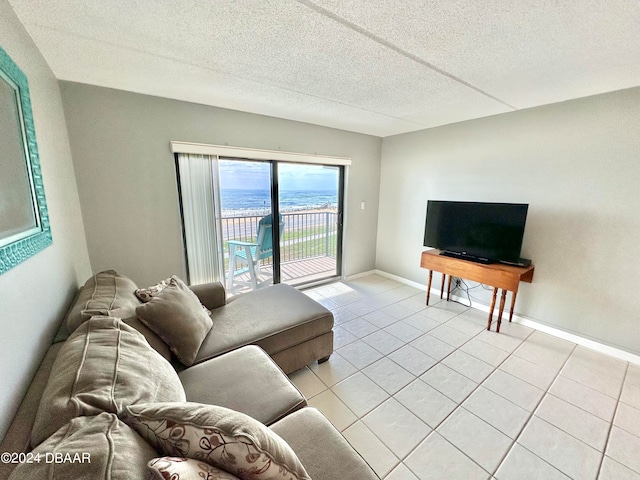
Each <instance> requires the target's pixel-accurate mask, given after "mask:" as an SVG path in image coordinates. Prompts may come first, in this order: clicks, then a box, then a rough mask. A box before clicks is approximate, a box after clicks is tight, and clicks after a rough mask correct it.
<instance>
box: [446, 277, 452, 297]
mask: <svg viewBox="0 0 640 480" xmlns="http://www.w3.org/2000/svg"><path fill="white" fill-rule="evenodd" d="M449 295H451V275H449V282H448V283H447V302H448V301H449Z"/></svg>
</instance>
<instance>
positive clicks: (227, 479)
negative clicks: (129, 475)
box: [148, 457, 238, 480]
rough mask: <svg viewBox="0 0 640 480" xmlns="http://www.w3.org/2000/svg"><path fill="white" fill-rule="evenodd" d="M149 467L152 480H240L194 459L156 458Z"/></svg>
mask: <svg viewBox="0 0 640 480" xmlns="http://www.w3.org/2000/svg"><path fill="white" fill-rule="evenodd" d="M148 467H149V472H150V473H151V477H150V479H151V480H167V479H168V478H169V479H171V480H238V477H236V476H235V475H231V474H230V473H227V472H225V471H224V470H220V469H219V468H216V467H214V466H212V465H209V464H208V463H204V462H201V461H199V460H193V459H192V458H182V457H161V458H154V459H153V460H151V461H150V462H149V464H148Z"/></svg>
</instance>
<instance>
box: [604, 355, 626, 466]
mask: <svg viewBox="0 0 640 480" xmlns="http://www.w3.org/2000/svg"><path fill="white" fill-rule="evenodd" d="M628 375H629V362H627V368H626V369H625V371H624V377H623V378H622V384H621V385H620V390H619V392H618V401H617V402H616V408H614V409H613V417H611V423H610V424H609V431H608V432H607V440H606V441H605V442H604V448H603V449H602V457H600V464H599V465H598V473H597V475H596V479H597V478H600V474H601V473H602V466H603V465H604V457H605V456H606V455H607V447H609V439H610V438H611V432H612V431H613V425H614V422H615V421H616V415H617V414H618V407H619V406H620V401H621V400H620V399H621V398H622V391H623V390H624V385H625V383H626V382H627V376H628ZM624 466H625V467H626V465H624ZM627 468H629V469H630V467H627Z"/></svg>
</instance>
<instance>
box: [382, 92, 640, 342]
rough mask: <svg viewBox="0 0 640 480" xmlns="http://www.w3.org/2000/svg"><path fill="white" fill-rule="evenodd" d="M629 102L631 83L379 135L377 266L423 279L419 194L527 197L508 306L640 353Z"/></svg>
mask: <svg viewBox="0 0 640 480" xmlns="http://www.w3.org/2000/svg"><path fill="white" fill-rule="evenodd" d="M638 112H640V88H634V89H629V90H623V91H619V92H615V93H611V94H605V95H598V96H594V97H588V98H583V99H579V100H574V101H569V102H563V103H558V104H553V105H548V106H544V107H539V108H532V109H528V110H522V111H519V112H514V113H508V114H503V115H497V116H494V117H489V118H484V119H480V120H474V121H469V122H464V123H458V124H453V125H448V126H444V127H440V128H434V129H430V130H423V131H420V132H414V133H410V134H404V135H397V136H394V137H388V138H385V139H384V140H383V142H382V170H381V179H382V180H381V185H380V215H379V220H378V247H377V260H376V266H377V268H379V269H381V270H384V271H387V272H389V273H392V274H395V275H399V276H401V277H405V278H408V279H411V280H414V281H417V282H421V283H425V284H426V279H427V272H426V270H423V269H420V268H419V263H420V254H421V252H422V251H423V249H424V248H423V247H422V239H423V234H424V222H425V212H426V205H427V200H428V199H434V200H435V199H440V200H469V201H496V202H517V203H519V202H522V203H529V204H530V206H529V214H528V220H527V227H526V231H525V237H524V245H523V251H522V256H523V257H526V258H532V259H533V262H534V264H535V266H536V271H535V275H534V279H533V283H532V284H531V285H527V284H521V289H520V292H519V295H518V303H517V305H516V311H517V312H520V313H521V314H524V315H525V316H527V317H530V318H531V319H534V320H536V321H539V322H542V323H545V324H548V325H551V326H554V327H557V328H560V329H562V330H565V331H569V332H573V333H577V334H579V335H582V336H584V337H588V338H593V339H596V340H598V341H601V342H603V343H606V344H610V345H613V346H617V347H620V348H622V349H625V350H627V351H630V352H634V353H640V313H639V312H640V310H639V309H638V304H637V297H638V296H637V294H636V293H634V289H635V287H636V286H637V285H640V246H639V244H640V194H638V188H639V187H640V133H639V132H640V115H638ZM439 278H440V275H434V280H435V279H438V281H439ZM472 293H473V295H474V296H475V297H477V298H479V299H481V300H482V303H486V304H488V303H489V301H490V300H489V292H485V291H482V290H481V289H474V290H473V291H472Z"/></svg>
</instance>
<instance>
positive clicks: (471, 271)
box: [420, 250, 534, 332]
mask: <svg viewBox="0 0 640 480" xmlns="http://www.w3.org/2000/svg"><path fill="white" fill-rule="evenodd" d="M420 266H421V267H422V268H426V269H427V270H429V283H428V284H427V305H429V295H430V293H431V280H432V278H433V272H434V271H436V272H440V273H442V286H441V288H440V298H443V295H444V284H445V281H446V278H447V275H449V282H448V284H447V301H449V294H450V292H451V277H452V276H454V277H460V278H463V279H465V280H471V281H472V282H479V283H484V284H486V285H491V286H492V287H493V298H492V300H491V307H490V308H489V320H488V322H487V330H491V322H492V320H493V310H494V308H495V305H496V298H497V295H498V290H499V289H502V295H501V297H500V307H499V311H498V322H497V324H496V332H500V324H501V322H502V313H503V312H504V304H505V300H506V297H507V291H509V292H511V311H510V313H509V321H511V319H512V318H513V308H514V306H515V304H516V295H517V293H518V286H519V285H520V282H527V283H531V282H532V280H533V271H534V266H533V265H529V266H528V267H516V266H512V265H503V264H501V263H492V264H482V263H477V262H471V261H469V260H465V259H462V258H459V257H457V256H456V257H455V258H452V257H450V256H447V255H445V254H441V252H440V250H427V251H425V252H422V259H421V261H420Z"/></svg>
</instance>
